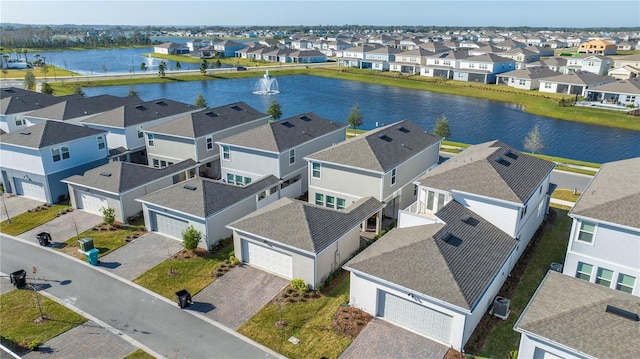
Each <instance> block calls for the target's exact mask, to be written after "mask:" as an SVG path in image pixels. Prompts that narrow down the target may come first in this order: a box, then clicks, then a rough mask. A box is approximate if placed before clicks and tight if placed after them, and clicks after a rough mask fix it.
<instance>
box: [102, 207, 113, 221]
mask: <svg viewBox="0 0 640 359" xmlns="http://www.w3.org/2000/svg"><path fill="white" fill-rule="evenodd" d="M100 212H102V219H103V221H104V223H106V224H108V225H112V224H113V222H115V220H116V210H115V209H114V208H110V207H102V208H100Z"/></svg>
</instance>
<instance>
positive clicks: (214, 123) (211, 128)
mask: <svg viewBox="0 0 640 359" xmlns="http://www.w3.org/2000/svg"><path fill="white" fill-rule="evenodd" d="M267 117H269V115H267V114H266V113H262V112H259V111H258V110H256V109H254V108H253V107H251V106H249V105H247V104H246V103H244V102H236V103H232V104H229V105H225V106H220V107H216V108H205V109H202V111H198V112H193V113H190V114H187V115H184V116H181V117H179V118H177V119H175V120H171V121H169V122H166V123H163V124H161V125H157V126H153V127H150V128H148V129H147V130H146V131H147V132H153V133H162V134H167V135H174V136H180V137H186V138H198V137H202V136H205V135H209V134H212V133H215V132H218V131H222V130H224V129H227V128H230V127H233V126H237V125H241V124H243V123H248V122H251V121H255V120H258V119H261V118H267Z"/></svg>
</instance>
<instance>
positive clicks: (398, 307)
mask: <svg viewBox="0 0 640 359" xmlns="http://www.w3.org/2000/svg"><path fill="white" fill-rule="evenodd" d="M378 316H380V317H383V318H385V319H387V320H389V321H391V322H394V323H397V324H399V325H400V326H403V327H406V328H409V329H411V330H414V331H416V332H418V333H422V334H424V335H425V336H428V337H431V338H433V339H437V340H439V341H441V342H444V343H447V344H448V343H449V341H450V339H451V319H452V318H451V316H449V315H446V314H444V313H441V312H438V311H436V310H433V309H430V308H427V307H423V306H421V305H419V304H417V303H415V302H413V301H409V300H406V299H403V298H400V297H397V296H395V295H392V294H389V293H387V292H384V291H380V300H379V301H378Z"/></svg>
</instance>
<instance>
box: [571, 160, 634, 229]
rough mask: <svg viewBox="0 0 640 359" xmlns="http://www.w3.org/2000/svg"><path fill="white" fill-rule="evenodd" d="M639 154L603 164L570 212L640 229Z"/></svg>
mask: <svg viewBox="0 0 640 359" xmlns="http://www.w3.org/2000/svg"><path fill="white" fill-rule="evenodd" d="M639 213H640V157H636V158H631V159H627V160H622V161H615V162H608V163H605V164H604V165H602V167H601V168H600V170H599V171H598V173H597V174H596V176H595V177H594V178H593V179H592V180H591V182H590V183H589V185H587V188H585V190H584V192H582V195H581V196H580V198H578V201H577V202H576V204H575V206H574V207H573V208H572V209H571V211H570V212H569V215H577V216H583V217H587V218H593V219H597V220H601V221H606V222H610V223H616V224H621V225H624V226H629V227H633V228H638V229H640V215H639Z"/></svg>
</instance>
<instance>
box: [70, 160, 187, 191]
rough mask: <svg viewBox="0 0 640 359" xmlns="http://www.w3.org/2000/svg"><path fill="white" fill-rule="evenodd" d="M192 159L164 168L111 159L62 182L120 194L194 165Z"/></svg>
mask: <svg viewBox="0 0 640 359" xmlns="http://www.w3.org/2000/svg"><path fill="white" fill-rule="evenodd" d="M196 164H197V163H196V161H194V160H192V159H188V160H184V161H182V162H179V163H176V164H174V165H172V166H169V167H165V168H161V169H160V168H154V167H149V166H145V165H141V164H136V163H130V162H122V161H113V162H110V163H107V164H105V165H102V166H100V167H96V168H93V169H91V170H88V171H86V172H84V174H82V175H75V176H71V177H67V178H65V179H64V180H62V181H63V182H66V183H72V184H78V185H81V186H85V187H91V188H94V189H99V190H102V191H105V192H110V193H114V194H122V193H124V192H127V191H129V190H132V189H134V188H137V187H140V186H142V185H144V184H147V183H150V182H153V181H155V180H158V179H160V178H163V177H167V176H172V175H175V174H177V173H180V172H184V171H185V170H187V169H190V168H193V167H195V166H196Z"/></svg>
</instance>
